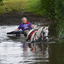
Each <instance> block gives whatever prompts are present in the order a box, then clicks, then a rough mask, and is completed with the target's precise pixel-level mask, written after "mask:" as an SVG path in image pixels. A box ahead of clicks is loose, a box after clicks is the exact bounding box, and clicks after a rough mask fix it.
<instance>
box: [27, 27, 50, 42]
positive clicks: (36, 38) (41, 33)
mask: <svg viewBox="0 0 64 64" xmlns="http://www.w3.org/2000/svg"><path fill="white" fill-rule="evenodd" d="M48 33H49V30H48V27H44V26H43V27H41V28H39V29H32V30H30V31H29V33H28V35H27V41H28V40H30V41H31V42H32V43H34V42H40V41H43V42H45V41H48Z"/></svg>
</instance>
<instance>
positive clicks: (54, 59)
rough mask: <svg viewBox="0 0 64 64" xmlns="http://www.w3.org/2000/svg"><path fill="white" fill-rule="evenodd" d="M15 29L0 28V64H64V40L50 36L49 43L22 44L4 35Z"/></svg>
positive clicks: (15, 26)
mask: <svg viewBox="0 0 64 64" xmlns="http://www.w3.org/2000/svg"><path fill="white" fill-rule="evenodd" d="M34 26H35V28H39V27H40V26H38V27H37V25H34ZM17 27H18V25H14V26H0V64H64V38H56V37H54V36H51V35H50V36H49V42H43V43H26V42H24V43H23V42H22V39H21V38H16V37H11V38H10V37H8V36H7V34H6V33H7V32H10V31H13V30H14V29H16V28H17Z"/></svg>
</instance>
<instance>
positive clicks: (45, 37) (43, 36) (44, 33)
mask: <svg viewBox="0 0 64 64" xmlns="http://www.w3.org/2000/svg"><path fill="white" fill-rule="evenodd" d="M48 33H49V31H48V27H45V26H44V27H42V28H41V33H40V38H41V40H43V41H48Z"/></svg>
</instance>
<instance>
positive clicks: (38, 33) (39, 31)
mask: <svg viewBox="0 0 64 64" xmlns="http://www.w3.org/2000/svg"><path fill="white" fill-rule="evenodd" d="M41 31H42V27H41V28H40V29H38V31H37V36H38V37H40V34H41Z"/></svg>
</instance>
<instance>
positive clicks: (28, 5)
mask: <svg viewBox="0 0 64 64" xmlns="http://www.w3.org/2000/svg"><path fill="white" fill-rule="evenodd" d="M3 4H4V5H2V6H0V13H7V12H10V11H12V10H15V11H23V12H33V13H36V14H39V15H42V14H43V15H45V14H46V13H45V12H46V11H45V10H44V9H43V8H41V2H40V0H3Z"/></svg>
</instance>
